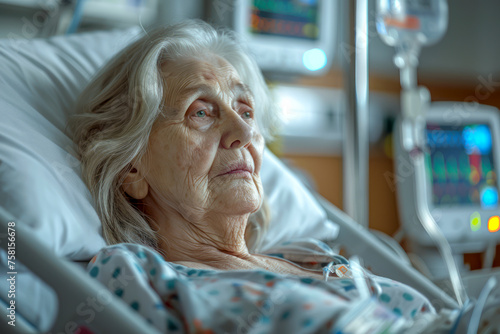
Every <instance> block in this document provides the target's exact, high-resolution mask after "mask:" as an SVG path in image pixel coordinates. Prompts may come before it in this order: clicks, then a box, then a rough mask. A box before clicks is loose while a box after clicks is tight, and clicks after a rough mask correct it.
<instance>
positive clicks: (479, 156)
mask: <svg viewBox="0 0 500 334" xmlns="http://www.w3.org/2000/svg"><path fill="white" fill-rule="evenodd" d="M427 144H428V146H429V153H428V154H427V155H426V167H427V175H428V177H429V181H430V182H431V184H432V193H433V203H434V205H437V206H453V205H460V204H476V205H480V206H481V207H483V208H485V209H491V208H497V207H498V181H497V175H496V172H495V168H494V167H495V165H494V158H493V151H492V144H493V143H492V136H491V132H490V128H489V126H488V125H486V124H470V125H465V126H459V127H457V126H444V125H440V126H438V125H432V124H429V125H427Z"/></svg>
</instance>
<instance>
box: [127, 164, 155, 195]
mask: <svg viewBox="0 0 500 334" xmlns="http://www.w3.org/2000/svg"><path fill="white" fill-rule="evenodd" d="M122 187H123V191H125V193H126V194H127V195H129V196H130V197H132V198H135V199H144V197H146V196H147V194H148V192H149V184H148V182H147V181H146V179H145V178H144V175H142V173H141V172H140V170H139V169H138V168H137V167H132V169H131V170H130V172H129V173H128V174H127V176H125V180H123V184H122Z"/></svg>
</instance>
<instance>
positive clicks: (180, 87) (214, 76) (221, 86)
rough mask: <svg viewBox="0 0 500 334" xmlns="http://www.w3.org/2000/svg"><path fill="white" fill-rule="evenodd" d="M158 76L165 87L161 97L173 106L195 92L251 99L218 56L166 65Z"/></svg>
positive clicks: (233, 70) (233, 73) (245, 88)
mask: <svg viewBox="0 0 500 334" xmlns="http://www.w3.org/2000/svg"><path fill="white" fill-rule="evenodd" d="M162 73H163V76H164V79H165V83H166V95H167V96H165V97H166V98H167V99H168V100H170V101H172V102H174V101H175V102H174V103H177V102H178V101H179V99H181V100H182V99H183V98H184V97H186V96H189V95H192V94H196V93H198V92H204V93H207V94H210V93H213V94H219V93H223V92H226V93H232V94H242V93H245V94H250V95H251V92H250V89H249V88H248V86H247V85H245V84H244V83H243V82H242V80H241V79H240V76H239V75H238V72H237V71H236V69H235V68H234V67H233V66H232V65H231V64H230V63H229V62H228V61H226V60H225V59H223V58H221V57H218V56H212V57H208V58H207V59H196V58H192V59H183V60H179V61H175V62H168V63H166V64H164V66H162Z"/></svg>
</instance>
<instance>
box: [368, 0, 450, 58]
mask: <svg viewBox="0 0 500 334" xmlns="http://www.w3.org/2000/svg"><path fill="white" fill-rule="evenodd" d="M376 20H377V31H378V33H379V35H380V37H381V38H382V40H383V41H384V42H385V43H386V44H388V45H390V46H394V47H396V48H398V49H403V50H404V49H414V48H416V49H420V47H421V46H424V45H430V44H434V43H436V42H437V41H438V40H439V39H441V37H443V35H444V34H445V32H446V27H447V26H448V4H447V3H446V0H377V18H376Z"/></svg>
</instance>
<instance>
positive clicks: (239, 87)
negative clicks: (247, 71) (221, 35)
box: [183, 82, 253, 96]
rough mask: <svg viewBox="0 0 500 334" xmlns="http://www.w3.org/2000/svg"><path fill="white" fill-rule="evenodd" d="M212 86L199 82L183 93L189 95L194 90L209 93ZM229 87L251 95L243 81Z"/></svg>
mask: <svg viewBox="0 0 500 334" xmlns="http://www.w3.org/2000/svg"><path fill="white" fill-rule="evenodd" d="M212 87H213V86H212V85H207V84H199V85H195V86H193V87H189V88H187V89H186V90H185V91H184V92H183V93H184V94H188V95H190V94H192V93H194V92H204V93H209V92H210V91H211V90H212ZM230 88H231V90H235V91H237V92H238V93H245V94H250V95H252V96H253V94H252V91H251V89H250V87H249V86H248V85H246V84H244V83H241V82H237V83H233V84H232V85H231V87H230Z"/></svg>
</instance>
